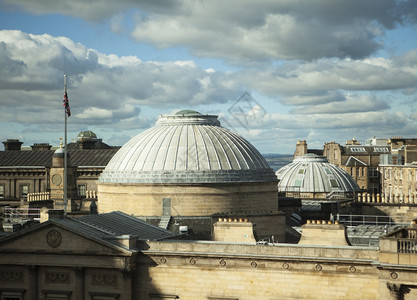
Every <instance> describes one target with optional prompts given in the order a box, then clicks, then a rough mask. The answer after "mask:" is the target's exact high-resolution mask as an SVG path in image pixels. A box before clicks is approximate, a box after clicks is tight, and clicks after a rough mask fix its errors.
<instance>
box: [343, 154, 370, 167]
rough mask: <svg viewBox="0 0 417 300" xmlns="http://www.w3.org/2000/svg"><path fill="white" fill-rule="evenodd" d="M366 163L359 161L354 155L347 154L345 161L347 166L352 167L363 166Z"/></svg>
mask: <svg viewBox="0 0 417 300" xmlns="http://www.w3.org/2000/svg"><path fill="white" fill-rule="evenodd" d="M367 165H368V164H367V163H364V162H363V161H361V160H360V159H358V158H356V157H354V156H349V158H348V160H347V162H346V166H349V167H353V166H364V167H366V166H367Z"/></svg>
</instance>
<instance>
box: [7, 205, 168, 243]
mask: <svg viewBox="0 0 417 300" xmlns="http://www.w3.org/2000/svg"><path fill="white" fill-rule="evenodd" d="M51 223H52V224H55V225H56V226H59V227H62V228H65V229H67V230H69V231H71V232H73V233H76V234H79V235H81V236H84V237H86V238H89V239H91V240H95V241H98V242H100V243H102V244H106V245H108V246H109V245H110V246H112V247H117V248H118V249H122V248H124V249H126V247H125V246H123V245H121V244H120V243H118V242H117V238H119V237H121V236H126V235H133V236H136V237H137V239H138V240H153V241H156V240H161V239H167V238H172V237H174V236H175V234H174V233H172V232H170V231H168V230H165V229H162V228H159V227H157V226H154V225H152V224H149V223H147V222H144V221H142V220H140V219H138V218H135V217H132V216H129V215H127V214H125V213H122V212H117V211H116V212H111V213H107V214H98V215H90V216H85V217H80V218H64V219H52V220H50V221H47V222H44V223H41V224H37V225H34V226H31V227H28V228H27V229H23V230H20V231H17V232H14V233H10V234H7V235H4V236H1V237H0V244H1V243H5V242H7V241H8V240H11V239H15V238H18V237H20V236H23V235H25V234H29V233H30V232H32V231H36V230H38V229H39V228H43V227H45V226H50V224H51Z"/></svg>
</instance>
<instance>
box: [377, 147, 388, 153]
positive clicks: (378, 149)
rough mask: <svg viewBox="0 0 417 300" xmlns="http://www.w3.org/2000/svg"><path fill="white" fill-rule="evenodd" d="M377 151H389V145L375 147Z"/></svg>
mask: <svg viewBox="0 0 417 300" xmlns="http://www.w3.org/2000/svg"><path fill="white" fill-rule="evenodd" d="M374 151H375V152H389V148H388V147H374Z"/></svg>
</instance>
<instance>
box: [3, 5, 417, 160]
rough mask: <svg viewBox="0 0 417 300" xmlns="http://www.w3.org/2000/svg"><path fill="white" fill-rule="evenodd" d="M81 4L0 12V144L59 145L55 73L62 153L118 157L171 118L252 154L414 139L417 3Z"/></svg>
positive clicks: (7, 7) (416, 128)
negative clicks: (70, 149) (92, 137)
mask: <svg viewBox="0 0 417 300" xmlns="http://www.w3.org/2000/svg"><path fill="white" fill-rule="evenodd" d="M88 2H91V3H88ZM88 2H87V1H84V0H66V1H56V0H0V104H1V107H0V139H1V141H5V140H6V139H8V138H19V139H20V140H21V141H23V142H24V145H26V146H30V145H32V144H33V143H39V142H49V143H50V144H53V145H57V144H58V143H59V138H60V137H62V136H63V132H64V110H63V107H62V97H63V91H64V79H63V78H64V74H67V76H68V96H69V101H70V107H71V112H72V116H71V117H70V118H69V119H68V139H69V141H70V140H71V139H74V138H75V137H76V136H77V134H78V132H79V131H82V130H92V131H94V132H95V133H96V134H97V135H98V137H100V138H102V139H103V141H104V142H106V143H108V144H111V145H122V144H123V143H125V142H126V141H127V140H129V139H130V138H131V137H133V136H135V135H136V134H138V133H140V132H141V131H143V130H145V129H146V128H149V127H151V126H153V124H154V123H155V121H156V118H157V116H158V115H159V114H166V113H172V112H175V111H176V110H180V109H194V110H198V111H200V112H201V113H204V114H217V115H219V116H220V121H221V122H222V125H223V126H225V127H228V128H231V129H232V130H234V131H237V132H239V133H240V134H241V135H242V136H243V137H245V138H246V139H248V140H249V141H250V142H251V143H252V144H254V145H255V146H256V147H257V148H258V149H259V150H260V151H261V152H262V153H293V152H294V149H295V144H296V142H297V140H307V142H308V144H309V147H310V148H322V147H323V144H324V142H326V141H336V142H339V143H342V144H344V143H345V141H346V140H348V139H351V138H352V137H355V138H356V139H358V140H359V141H361V142H364V141H365V140H366V139H368V138H371V137H373V136H377V137H380V138H389V137H391V136H403V137H417V90H416V89H417V1H414V0H397V1H395V0H367V1H363V0H349V1H346V0H280V1H278V0H257V1H253V0H228V1H223V0H161V1H153V0H140V1H139V0H118V1H114V0H96V1H88ZM1 146H2V145H1ZM1 149H3V148H1Z"/></svg>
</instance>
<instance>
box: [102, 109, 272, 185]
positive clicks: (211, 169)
mask: <svg viewBox="0 0 417 300" xmlns="http://www.w3.org/2000/svg"><path fill="white" fill-rule="evenodd" d="M99 180H100V181H101V182H119V183H142V182H143V183H146V182H149V183H157V182H169V183H187V182H188V183H205V182H230V181H235V182H236V181H240V182H252V181H253V182H266V181H268V182H271V181H276V176H275V174H274V172H273V170H272V169H271V168H270V167H269V165H268V163H267V162H266V160H265V159H264V158H263V156H262V155H261V154H260V153H259V152H258V150H256V148H255V147H254V146H252V145H251V144H250V143H249V142H248V141H246V140H245V139H243V138H242V137H241V136H239V135H238V134H236V133H234V132H232V131H230V130H228V129H226V128H223V127H221V126H220V122H219V120H218V119H217V116H213V115H202V114H200V113H199V112H196V111H193V110H182V111H179V112H177V113H175V114H173V115H161V116H160V117H159V118H158V121H157V122H156V126H155V127H153V128H150V129H148V130H146V131H144V132H142V133H140V134H138V135H137V136H136V137H134V138H132V139H131V140H130V141H129V142H127V143H126V144H125V145H124V146H123V147H122V148H121V149H120V150H119V151H118V152H117V153H116V154H115V155H114V156H113V158H112V159H111V161H110V162H109V164H108V165H107V167H106V169H105V170H104V172H103V173H102V174H101V176H100V179H99Z"/></svg>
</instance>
